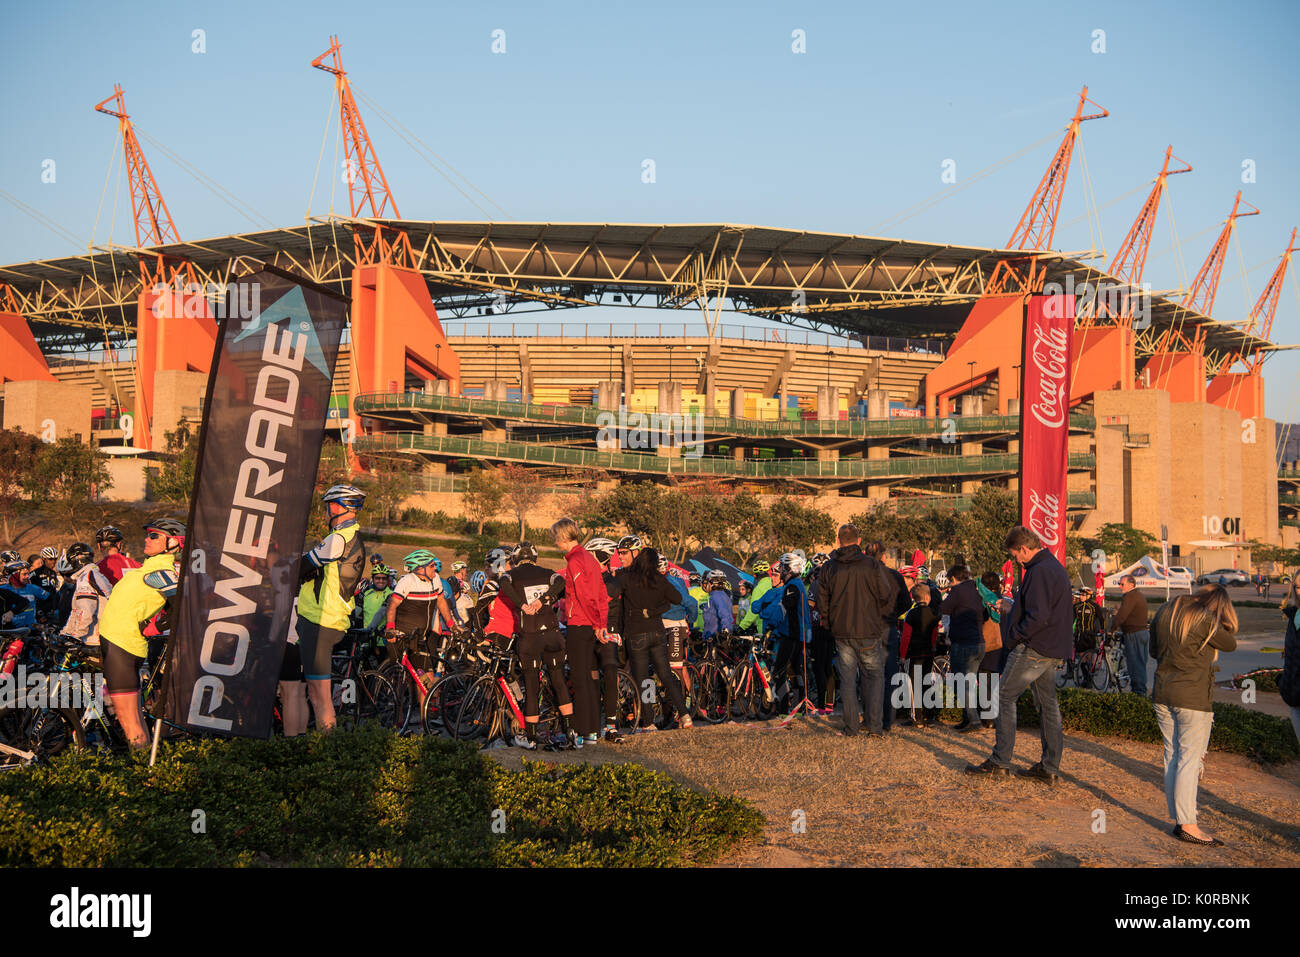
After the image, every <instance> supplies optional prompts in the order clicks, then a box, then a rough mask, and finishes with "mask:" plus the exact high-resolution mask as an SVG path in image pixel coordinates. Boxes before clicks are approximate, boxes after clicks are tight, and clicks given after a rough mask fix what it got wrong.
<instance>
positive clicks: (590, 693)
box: [564, 625, 600, 735]
mask: <svg viewBox="0 0 1300 957" xmlns="http://www.w3.org/2000/svg"><path fill="white" fill-rule="evenodd" d="M564 644H565V651H566V652H567V654H568V656H569V678H570V680H571V681H572V682H573V730H574V732H575V733H577V734H584V735H585V734H595V733H596V732H597V731H598V730H600V700H599V693H598V691H597V688H596V677H595V672H596V629H594V628H592V627H591V626H590V625H570V626H569V630H568V632H566V633H565V636H564Z"/></svg>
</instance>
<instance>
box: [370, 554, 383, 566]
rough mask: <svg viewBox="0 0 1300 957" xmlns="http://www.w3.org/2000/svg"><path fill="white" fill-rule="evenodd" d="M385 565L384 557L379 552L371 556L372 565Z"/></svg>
mask: <svg viewBox="0 0 1300 957" xmlns="http://www.w3.org/2000/svg"><path fill="white" fill-rule="evenodd" d="M383 563H384V556H383V555H380V554H379V553H378V552H375V553H374V554H373V555H371V556H370V564H371V565H382V564H383Z"/></svg>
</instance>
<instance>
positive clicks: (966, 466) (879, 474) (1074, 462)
mask: <svg viewBox="0 0 1300 957" xmlns="http://www.w3.org/2000/svg"><path fill="white" fill-rule="evenodd" d="M356 448H357V450H358V451H361V452H427V453H432V454H436V455H463V456H469V457H471V458H485V459H498V460H504V461H514V462H530V463H533V464H535V465H551V466H557V467H567V468H585V469H604V470H607V471H611V472H647V473H652V474H656V475H725V476H735V477H739V478H754V479H765V478H766V479H771V478H827V479H834V478H846V479H853V478H891V477H902V476H935V475H986V474H992V473H997V472H1015V471H1018V470H1019V468H1020V456H1019V455H1016V454H999V455H936V456H931V457H918V458H898V459H840V460H834V461H828V460H820V459H767V460H764V461H756V460H753V459H744V460H740V461H737V460H736V459H734V458H730V457H727V456H715V455H700V456H694V457H692V456H690V455H689V454H683V455H682V456H681V457H679V458H674V457H669V456H661V455H650V454H647V453H640V452H602V451H599V450H596V449H575V448H568V447H564V446H554V445H542V444H539V443H530V442H488V441H484V440H483V439H477V438H467V437H463V436H450V435H420V434H418V433H412V432H389V433H381V434H378V435H369V436H362V437H359V438H357V439H356ZM1094 467H1095V457H1094V456H1093V455H1092V454H1091V453H1075V454H1071V455H1070V468H1072V469H1092V468H1094Z"/></svg>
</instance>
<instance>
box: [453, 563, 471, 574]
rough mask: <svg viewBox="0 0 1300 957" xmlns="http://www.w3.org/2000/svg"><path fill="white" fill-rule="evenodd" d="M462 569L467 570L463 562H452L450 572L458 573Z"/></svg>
mask: <svg viewBox="0 0 1300 957" xmlns="http://www.w3.org/2000/svg"><path fill="white" fill-rule="evenodd" d="M462 568H469V566H468V565H466V564H465V563H464V562H452V563H451V570H452V571H454V572H458V571H460V570H461V569H462Z"/></svg>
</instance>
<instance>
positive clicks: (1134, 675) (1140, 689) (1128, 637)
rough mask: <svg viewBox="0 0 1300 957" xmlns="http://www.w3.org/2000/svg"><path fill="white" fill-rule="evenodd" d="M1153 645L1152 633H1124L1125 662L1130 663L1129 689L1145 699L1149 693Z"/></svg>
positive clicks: (1145, 631) (1143, 631) (1144, 631)
mask: <svg viewBox="0 0 1300 957" xmlns="http://www.w3.org/2000/svg"><path fill="white" fill-rule="evenodd" d="M1150 645H1151V632H1149V631H1147V630H1146V629H1143V630H1142V631H1134V632H1125V633H1124V660H1125V661H1126V662H1128V680H1129V687H1130V688H1131V689H1132V691H1133V693H1134V694H1140V695H1142V696H1143V697H1145V696H1146V693H1147V658H1148V657H1150V655H1149V653H1148V649H1149V648H1150Z"/></svg>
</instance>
